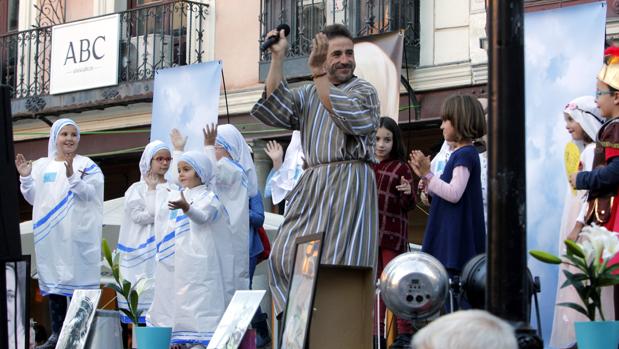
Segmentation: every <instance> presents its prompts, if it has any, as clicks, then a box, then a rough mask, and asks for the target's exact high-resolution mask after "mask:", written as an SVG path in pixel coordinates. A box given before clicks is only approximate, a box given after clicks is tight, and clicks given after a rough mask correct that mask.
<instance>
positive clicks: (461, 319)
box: [412, 310, 518, 349]
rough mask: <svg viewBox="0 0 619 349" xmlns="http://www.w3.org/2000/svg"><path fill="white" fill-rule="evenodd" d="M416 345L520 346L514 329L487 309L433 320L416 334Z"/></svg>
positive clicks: (459, 348) (464, 348) (458, 348)
mask: <svg viewBox="0 0 619 349" xmlns="http://www.w3.org/2000/svg"><path fill="white" fill-rule="evenodd" d="M412 348H413V349H489V348H501V349H518V342H517V340H516V335H515V333H514V329H513V328H512V327H511V326H510V325H509V324H508V323H507V322H505V321H504V320H501V319H500V318H498V317H496V316H494V315H492V314H490V313H488V312H486V311H484V310H461V311H457V312H455V313H451V314H448V315H444V316H441V317H439V318H438V319H436V320H434V321H432V322H431V323H430V324H429V325H428V326H426V327H424V328H423V329H421V331H419V332H417V333H416V334H415V336H414V337H413V342H412Z"/></svg>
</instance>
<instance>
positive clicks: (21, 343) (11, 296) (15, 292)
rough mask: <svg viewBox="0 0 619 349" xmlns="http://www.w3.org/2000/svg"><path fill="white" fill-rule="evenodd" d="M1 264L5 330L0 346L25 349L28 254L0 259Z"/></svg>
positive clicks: (28, 292)
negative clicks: (2, 265)
mask: <svg viewBox="0 0 619 349" xmlns="http://www.w3.org/2000/svg"><path fill="white" fill-rule="evenodd" d="M2 264H4V270H5V273H4V274H2V275H1V276H0V287H2V289H3V290H4V295H5V296H6V303H5V304H3V305H2V307H1V308H2V311H4V312H5V314H6V320H7V322H6V323H7V325H6V326H7V327H6V329H7V332H6V336H3V337H4V338H3V342H4V343H2V344H4V345H1V347H3V348H9V349H26V348H29V347H30V346H29V345H28V343H30V331H29V329H30V321H29V318H28V314H29V313H30V309H29V304H28V299H29V298H30V256H28V255H26V256H21V257H19V258H14V259H6V260H2ZM3 332H4V331H3Z"/></svg>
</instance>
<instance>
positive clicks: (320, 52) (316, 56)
mask: <svg viewBox="0 0 619 349" xmlns="http://www.w3.org/2000/svg"><path fill="white" fill-rule="evenodd" d="M328 52H329V39H328V38H327V36H326V35H325V34H324V33H322V32H320V33H318V34H316V36H315V37H314V39H313V40H312V52H310V56H309V59H308V60H307V64H308V65H309V68H310V71H311V72H312V74H314V75H317V74H322V73H324V72H325V62H326V61H327V53H328Z"/></svg>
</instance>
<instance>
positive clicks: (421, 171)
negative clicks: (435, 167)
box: [408, 150, 430, 178]
mask: <svg viewBox="0 0 619 349" xmlns="http://www.w3.org/2000/svg"><path fill="white" fill-rule="evenodd" d="M408 164H409V165H410V166H411V168H412V169H413V171H415V174H416V175H417V176H419V177H422V178H423V177H425V176H426V175H427V174H428V173H430V156H425V155H424V154H423V153H422V152H421V150H413V151H411V153H410V155H409V160H408Z"/></svg>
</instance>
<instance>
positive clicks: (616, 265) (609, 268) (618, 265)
mask: <svg viewBox="0 0 619 349" xmlns="http://www.w3.org/2000/svg"><path fill="white" fill-rule="evenodd" d="M606 263H608V261H607V262H606ZM616 270H619V263H617V264H613V265H611V266H610V267H609V266H607V267H606V271H607V272H609V273H612V272H614V271H616ZM615 277H616V278H618V279H619V275H615Z"/></svg>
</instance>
